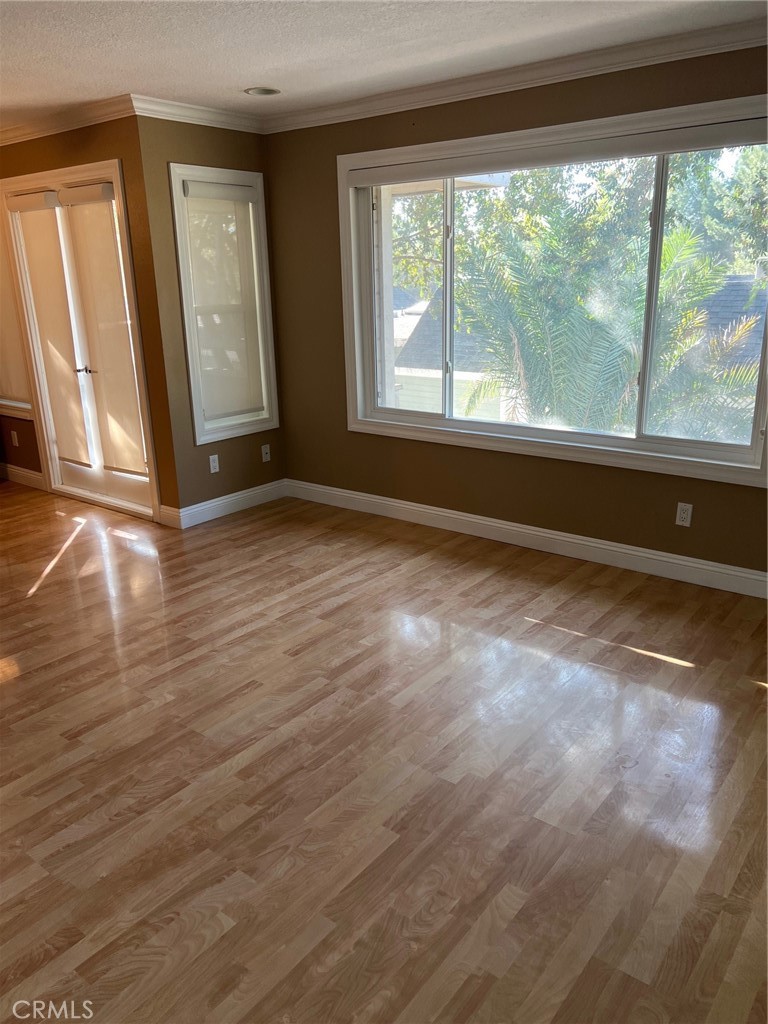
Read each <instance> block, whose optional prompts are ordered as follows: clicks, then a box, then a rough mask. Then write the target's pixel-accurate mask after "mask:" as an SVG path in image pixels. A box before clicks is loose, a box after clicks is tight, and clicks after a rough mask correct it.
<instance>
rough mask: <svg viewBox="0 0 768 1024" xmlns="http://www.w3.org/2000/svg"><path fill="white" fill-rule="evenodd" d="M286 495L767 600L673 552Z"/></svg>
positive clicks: (713, 566) (756, 585) (756, 586)
mask: <svg viewBox="0 0 768 1024" xmlns="http://www.w3.org/2000/svg"><path fill="white" fill-rule="evenodd" d="M284 483H285V485H286V486H285V489H284V491H283V493H284V494H286V495H288V496H290V497H293V498H303V499H304V500H305V501H314V502H317V503H319V504H322V505H335V506H337V507H339V508H348V509H354V510H355V511H357V512H369V513H371V514H373V515H377V516H387V517H388V518H390V519H404V520H406V521H407V522H410V523H421V524H422V525H424V526H437V527H440V528H441V529H443V530H452V531H453V532H454V533H468V534H471V535H472V536H473V537H486V538H487V539H489V540H497V541H502V543H505V544H517V545H519V546H520V547H525V548H535V549H536V550H538V551H549V552H552V553H553V554H557V555H566V556H568V557H570V558H581V559H584V560H586V561H588V562H598V563H600V564H601V565H615V566H618V567H619V568H621V569H633V570H635V571H636V572H642V573H648V574H650V575H653V576H663V577H665V578H667V579H672V580H682V581H683V582H685V583H697V584H699V585H700V586H702V587H713V588H715V589H716V590H729V591H732V592H734V593H736V594H747V595H749V596H751V597H765V596H766V584H767V582H768V576H767V575H766V573H764V572H760V571H759V570H756V569H743V568H741V567H740V566H737V565H725V564H723V563H720V562H708V561H705V560H704V559H700V558H689V557H687V556H685V555H674V554H670V553H669V552H667V551H652V550H650V549H649V548H639V547H634V546H633V545H631V544H618V543H616V542H615V541H608V540H599V539H597V538H593V537H582V536H579V535H578V534H574V533H562V532H560V531H559V530H545V529H543V528H542V527H538V526H526V525H524V524H522V523H509V522H506V520H503V519H491V518H489V517H487V516H476V515H471V514H470V513H467V512H454V511H452V510H451V509H445V508H436V507H434V506H432V505H419V504H417V503H416V502H413V501H400V500H399V499H396V498H383V497H381V496H380V495H377V494H363V493H361V492H360V491H347V490H343V489H342V488H340V487H326V486H324V485H322V484H310V483H304V482H302V481H300V480H286V481H284Z"/></svg>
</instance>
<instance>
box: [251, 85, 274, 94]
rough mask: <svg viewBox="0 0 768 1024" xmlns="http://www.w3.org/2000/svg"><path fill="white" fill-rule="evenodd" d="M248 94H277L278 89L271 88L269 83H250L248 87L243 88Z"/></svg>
mask: <svg viewBox="0 0 768 1024" xmlns="http://www.w3.org/2000/svg"><path fill="white" fill-rule="evenodd" d="M243 92H247V93H248V95H249V96H277V94H278V93H279V92H280V90H279V89H273V88H272V87H271V86H269V85H252V86H251V88H250V89H243Z"/></svg>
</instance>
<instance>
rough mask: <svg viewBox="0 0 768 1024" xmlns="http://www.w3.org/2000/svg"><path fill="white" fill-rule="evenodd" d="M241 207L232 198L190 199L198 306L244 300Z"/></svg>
mask: <svg viewBox="0 0 768 1024" xmlns="http://www.w3.org/2000/svg"><path fill="white" fill-rule="evenodd" d="M237 207H242V208H243V209H245V210H247V208H248V207H247V203H235V202H232V201H231V200H229V199H187V217H188V218H189V239H190V254H191V259H192V286H193V291H194V297H195V305H196V306H207V305H217V306H218V305H224V304H225V303H228V304H232V303H239V302H240V257H239V252H238V245H237Z"/></svg>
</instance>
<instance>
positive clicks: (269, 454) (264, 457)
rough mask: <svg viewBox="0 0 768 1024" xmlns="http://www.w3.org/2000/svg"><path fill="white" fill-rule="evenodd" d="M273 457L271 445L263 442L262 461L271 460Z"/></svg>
mask: <svg viewBox="0 0 768 1024" xmlns="http://www.w3.org/2000/svg"><path fill="white" fill-rule="evenodd" d="M271 458H272V452H271V451H270V450H269V445H268V444H263V445H262V446H261V461H262V462H269V460H270V459H271Z"/></svg>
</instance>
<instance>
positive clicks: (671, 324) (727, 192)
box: [645, 145, 768, 446]
mask: <svg viewBox="0 0 768 1024" xmlns="http://www.w3.org/2000/svg"><path fill="white" fill-rule="evenodd" d="M767 244H768V146H753V145H750V146H733V147H727V148H723V149H711V150H701V151H698V152H692V153H674V154H672V155H671V156H670V157H669V180H668V186H667V199H666V208H665V211H664V234H663V242H662V250H661V263H660V271H659V292H658V301H657V310H656V318H655V324H654V333H653V341H652V348H651V358H650V369H649V379H648V406H647V414H646V420H645V433H646V434H649V435H655V436H658V437H668V438H679V439H689V440H692V441H703V442H716V443H720V444H728V445H741V446H748V445H750V444H752V443H753V436H754V430H755V412H756V408H757V394H758V383H759V377H760V362H761V358H762V355H763V350H764V347H765V340H764V339H765V319H766V297H767V296H768V264H766V255H765V254H766V245H767Z"/></svg>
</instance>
